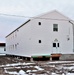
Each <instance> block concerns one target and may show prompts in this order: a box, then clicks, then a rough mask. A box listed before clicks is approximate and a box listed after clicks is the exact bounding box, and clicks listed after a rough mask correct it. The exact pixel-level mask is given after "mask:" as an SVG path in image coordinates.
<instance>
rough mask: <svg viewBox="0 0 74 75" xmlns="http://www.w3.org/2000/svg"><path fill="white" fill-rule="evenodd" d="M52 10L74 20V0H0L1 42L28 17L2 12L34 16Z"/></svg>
mask: <svg viewBox="0 0 74 75" xmlns="http://www.w3.org/2000/svg"><path fill="white" fill-rule="evenodd" d="M52 10H58V11H59V12H61V13H62V14H64V15H65V16H67V17H69V18H71V19H73V20H74V0H0V42H5V36H6V35H7V34H9V33H10V32H11V31H13V30H14V29H15V28H17V27H18V26H20V25H21V24H22V23H24V22H25V19H26V18H23V17H14V16H5V15H2V14H10V15H20V16H28V17H33V16H37V15H39V14H42V13H46V12H49V11H52Z"/></svg>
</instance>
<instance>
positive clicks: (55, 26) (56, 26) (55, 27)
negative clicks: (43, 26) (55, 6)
mask: <svg viewBox="0 0 74 75" xmlns="http://www.w3.org/2000/svg"><path fill="white" fill-rule="evenodd" d="M53 31H55V32H57V31H58V24H53Z"/></svg>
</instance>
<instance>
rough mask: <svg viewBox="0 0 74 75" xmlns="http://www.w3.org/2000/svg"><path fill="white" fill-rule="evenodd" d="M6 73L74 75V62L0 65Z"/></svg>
mask: <svg viewBox="0 0 74 75" xmlns="http://www.w3.org/2000/svg"><path fill="white" fill-rule="evenodd" d="M1 67H3V68H4V72H5V73H7V74H10V75H11V74H13V75H74V61H54V62H53V61H51V62H50V61H49V62H44V63H43V62H42V63H41V62H40V64H39V63H38V64H37V63H35V62H34V63H33V62H32V63H27V62H23V63H21V62H19V63H13V64H6V65H0V68H1Z"/></svg>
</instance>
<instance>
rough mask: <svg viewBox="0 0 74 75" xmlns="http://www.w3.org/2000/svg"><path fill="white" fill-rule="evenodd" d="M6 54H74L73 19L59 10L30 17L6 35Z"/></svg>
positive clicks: (25, 55)
mask: <svg viewBox="0 0 74 75" xmlns="http://www.w3.org/2000/svg"><path fill="white" fill-rule="evenodd" d="M6 54H9V55H16V56H24V57H33V56H48V55H51V54H74V25H73V21H72V20H71V19H69V18H68V17H65V16H64V15H62V14H61V13H59V12H57V11H52V12H48V13H46V14H42V15H40V16H37V17H35V18H33V19H29V20H28V21H27V22H25V23H24V24H22V25H21V26H20V27H18V28H17V29H15V30H14V31H13V32H11V33H10V34H8V35H7V36H6Z"/></svg>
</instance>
